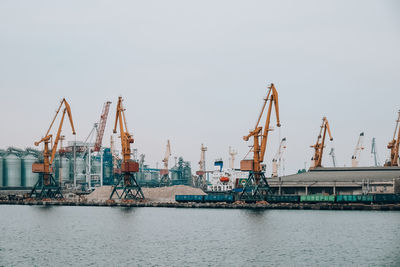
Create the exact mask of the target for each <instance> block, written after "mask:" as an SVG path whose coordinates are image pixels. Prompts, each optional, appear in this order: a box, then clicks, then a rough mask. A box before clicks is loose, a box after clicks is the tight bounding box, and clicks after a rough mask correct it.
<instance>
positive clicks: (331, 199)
mask: <svg viewBox="0 0 400 267" xmlns="http://www.w3.org/2000/svg"><path fill="white" fill-rule="evenodd" d="M300 202H335V196H324V195H306V196H300Z"/></svg>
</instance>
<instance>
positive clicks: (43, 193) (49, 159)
mask: <svg viewBox="0 0 400 267" xmlns="http://www.w3.org/2000/svg"><path fill="white" fill-rule="evenodd" d="M63 106H64V109H63V111H62V116H61V120H60V125H59V126H58V130H57V134H56V137H55V139H54V142H53V135H52V134H51V133H50V131H51V128H52V127H53V124H54V122H55V120H56V119H57V116H58V114H59V113H60V110H61V109H62V107H63ZM65 114H67V115H68V118H69V122H70V124H71V129H72V134H74V135H75V134H76V133H75V128H74V122H73V120H72V114H71V107H70V105H69V104H68V102H67V100H65V98H63V99H62V101H61V103H60V106H59V107H58V109H57V111H56V114H55V116H54V118H53V120H52V122H51V124H50V127H49V129H48V130H47V132H46V134H45V136H44V137H43V138H42V139H40V140H39V141H37V142H35V146H39V145H40V144H41V143H44V150H43V162H42V163H34V164H32V172H34V173H39V179H38V181H37V183H36V184H35V186H34V187H33V189H32V191H31V193H30V196H31V197H35V198H62V193H61V187H60V184H57V183H56V181H55V180H54V177H53V174H52V168H51V165H52V164H53V161H54V158H55V156H56V153H57V146H58V142H59V141H60V138H61V130H62V126H63V123H64V117H65ZM50 146H51V148H50Z"/></svg>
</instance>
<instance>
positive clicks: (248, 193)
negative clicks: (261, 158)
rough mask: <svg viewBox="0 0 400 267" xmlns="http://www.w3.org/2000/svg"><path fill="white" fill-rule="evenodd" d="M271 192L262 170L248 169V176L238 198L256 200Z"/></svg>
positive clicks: (249, 200)
mask: <svg viewBox="0 0 400 267" xmlns="http://www.w3.org/2000/svg"><path fill="white" fill-rule="evenodd" d="M268 194H271V189H270V187H269V185H268V182H267V179H266V178H265V175H264V172H253V171H250V173H249V178H248V179H247V182H246V184H245V186H244V187H243V192H242V194H240V197H239V199H240V200H241V201H245V202H257V201H263V200H265V198H266V196H267V195H268Z"/></svg>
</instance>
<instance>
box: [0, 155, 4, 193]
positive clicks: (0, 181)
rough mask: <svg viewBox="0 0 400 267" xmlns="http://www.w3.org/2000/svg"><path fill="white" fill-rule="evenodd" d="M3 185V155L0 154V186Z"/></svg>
mask: <svg viewBox="0 0 400 267" xmlns="http://www.w3.org/2000/svg"><path fill="white" fill-rule="evenodd" d="M3 185H4V183H3V155H2V154H0V187H2V186H3Z"/></svg>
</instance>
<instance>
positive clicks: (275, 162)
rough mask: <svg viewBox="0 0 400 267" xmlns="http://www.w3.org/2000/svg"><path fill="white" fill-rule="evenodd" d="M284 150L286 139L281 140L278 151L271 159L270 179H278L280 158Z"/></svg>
mask: <svg viewBox="0 0 400 267" xmlns="http://www.w3.org/2000/svg"><path fill="white" fill-rule="evenodd" d="M285 149H286V137H284V138H282V140H281V142H280V144H279V148H278V151H277V152H276V154H275V156H274V158H273V159H272V177H278V169H279V167H280V165H281V161H282V156H283V153H284V152H285Z"/></svg>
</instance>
